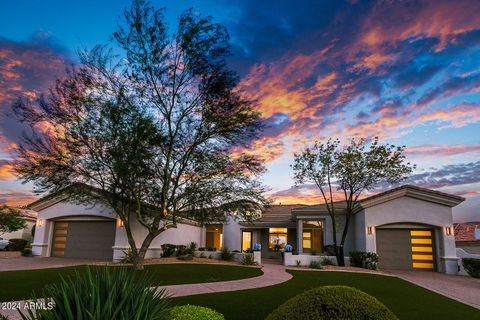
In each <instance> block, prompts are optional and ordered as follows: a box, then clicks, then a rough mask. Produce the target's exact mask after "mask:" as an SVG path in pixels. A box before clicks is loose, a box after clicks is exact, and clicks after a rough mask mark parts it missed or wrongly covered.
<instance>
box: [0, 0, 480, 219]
mask: <svg viewBox="0 0 480 320" xmlns="http://www.w3.org/2000/svg"><path fill="white" fill-rule="evenodd" d="M153 4H155V5H156V6H158V7H166V11H165V15H166V19H167V21H168V23H169V25H170V26H172V27H175V24H176V21H177V17H178V16H179V15H180V13H181V12H182V11H183V10H184V9H187V8H189V7H194V8H195V10H196V11H197V12H198V13H200V14H202V15H211V16H213V17H214V19H215V21H216V22H220V23H222V24H224V25H225V26H226V28H227V30H228V31H229V33H230V37H231V45H232V55H231V57H230V58H229V61H228V63H229V65H230V66H231V68H233V69H234V70H235V71H236V72H237V73H238V74H239V76H240V79H241V80H240V83H239V86H238V88H239V90H241V91H242V93H243V94H244V95H245V96H246V97H248V98H251V99H252V100H254V101H256V103H257V105H258V108H259V111H261V112H262V117H263V118H264V120H265V122H266V124H267V127H266V130H265V131H264V132H263V134H262V137H261V138H260V139H259V140H257V141H254V144H253V146H252V151H251V152H252V153H255V154H258V155H261V156H262V157H263V158H264V159H265V161H266V165H267V169H268V172H267V173H266V174H265V176H264V177H263V179H264V183H265V184H266V185H268V186H269V187H270V188H271V192H270V196H271V197H273V198H274V199H275V200H276V201H277V202H281V203H315V202H318V201H319V197H318V191H317V190H316V189H315V188H314V187H313V186H309V185H305V186H298V187H294V182H293V180H292V170H291V168H290V164H291V163H292V161H293V153H294V152H295V151H298V150H301V149H302V148H304V147H305V146H306V145H308V144H311V143H312V142H314V141H315V140H325V139H328V138H329V137H338V138H341V139H343V140H346V139H348V138H351V137H366V138H369V137H373V136H376V135H378V136H379V137H380V140H381V141H383V142H389V143H393V144H399V145H406V146H407V158H408V160H409V161H410V162H413V163H415V164H417V166H418V168H417V170H416V171H415V172H414V174H413V175H412V176H411V177H410V178H409V179H408V181H407V182H408V183H411V184H417V185H419V186H424V187H428V188H434V189H437V190H440V191H446V192H451V193H455V194H459V195H462V196H464V197H466V198H467V201H466V202H464V203H463V204H462V205H460V206H459V207H457V208H455V209H454V218H455V219H456V220H457V221H458V222H462V221H480V157H479V156H480V1H476V0H471V1H461V0H455V1H440V0H433V1H409V0H404V1H393V0H391V1H389V0H384V1H360V0H358V1H355V0H349V1H347V0H345V1H340V0H333V1H319V0H315V1H278V0H277V1H240V0H238V1H232V0H230V1H220V0H219V1H153ZM128 5H129V1H120V0H109V1H106V0H104V1H98V0H97V1H48V0H43V1H40V0H16V1H1V2H0V108H1V110H0V203H4V202H7V203H9V204H12V205H20V204H26V203H28V202H29V201H31V200H33V199H34V198H35V196H34V195H33V194H32V193H31V191H32V185H28V184H27V185H22V184H21V183H20V182H19V181H17V180H16V178H15V177H14V176H13V175H12V173H11V171H10V169H11V168H10V166H9V164H8V161H9V160H11V150H12V148H14V147H15V145H16V143H17V142H18V139H19V137H20V135H21V133H22V130H23V129H22V126H21V125H19V124H18V123H16V122H15V121H14V120H13V119H12V115H11V103H12V101H13V99H14V98H15V97H17V96H18V95H29V96H36V95H38V94H39V93H40V92H42V91H44V90H46V89H47V88H48V87H49V86H50V85H51V83H52V81H53V80H54V79H55V78H56V77H58V76H60V75H61V74H62V72H63V70H64V69H65V66H66V65H68V64H72V63H76V62H77V57H76V52H77V50H79V49H83V48H92V47H93V46H94V45H95V44H99V43H106V42H108V41H109V39H110V35H111V33H112V32H113V31H114V30H115V27H116V24H117V21H118V18H119V16H120V15H121V14H122V10H123V8H125V7H126V6H128Z"/></svg>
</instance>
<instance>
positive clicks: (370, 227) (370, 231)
mask: <svg viewBox="0 0 480 320" xmlns="http://www.w3.org/2000/svg"><path fill="white" fill-rule="evenodd" d="M367 234H373V227H372V226H368V227H367Z"/></svg>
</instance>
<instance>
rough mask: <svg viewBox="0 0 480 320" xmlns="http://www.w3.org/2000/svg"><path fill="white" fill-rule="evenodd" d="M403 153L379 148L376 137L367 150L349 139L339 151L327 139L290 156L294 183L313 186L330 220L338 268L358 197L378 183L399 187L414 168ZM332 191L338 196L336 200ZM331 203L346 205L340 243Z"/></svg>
mask: <svg viewBox="0 0 480 320" xmlns="http://www.w3.org/2000/svg"><path fill="white" fill-rule="evenodd" d="M404 150H405V146H398V147H397V146H395V145H390V144H379V141H378V137H375V138H374V139H373V141H371V142H370V145H369V146H368V144H367V142H366V140H365V139H359V140H355V139H352V140H351V141H350V144H349V145H347V146H345V147H343V148H342V147H341V146H340V141H339V140H338V139H337V140H332V139H330V140H328V141H327V142H326V143H321V142H316V143H315V144H314V145H313V146H312V147H309V148H306V149H305V150H304V151H303V152H301V153H298V154H295V155H294V164H293V166H292V167H293V171H294V179H295V182H296V183H297V184H302V183H314V184H315V185H316V186H317V187H318V189H319V190H320V193H321V195H322V198H323V201H324V203H325V206H326V208H327V211H328V214H329V215H330V217H331V219H332V231H333V247H334V250H335V256H336V257H337V263H338V265H340V266H344V265H345V261H344V252H343V251H344V250H343V247H344V244H345V239H346V237H347V234H348V226H349V224H350V219H351V218H352V215H353V213H354V210H355V207H356V205H357V204H358V200H359V197H360V196H361V195H362V194H363V193H364V192H365V191H367V190H373V189H374V188H375V187H377V186H378V185H379V184H380V183H382V182H383V183H385V182H386V183H389V184H396V183H399V182H400V181H402V180H404V179H405V178H406V177H407V176H408V175H409V174H410V173H411V172H412V170H413V169H414V168H415V166H412V165H411V164H410V163H408V162H407V163H405V156H404V155H403V152H404ZM335 191H337V192H338V194H337V197H336V198H335V195H336V193H335ZM334 198H335V199H334ZM335 200H343V201H345V204H346V208H345V210H344V211H343V213H344V214H345V221H344V227H343V231H342V236H341V238H340V241H338V239H337V223H338V221H339V216H340V215H341V213H340V210H338V208H336V206H337V205H338V203H337V202H336V201H335Z"/></svg>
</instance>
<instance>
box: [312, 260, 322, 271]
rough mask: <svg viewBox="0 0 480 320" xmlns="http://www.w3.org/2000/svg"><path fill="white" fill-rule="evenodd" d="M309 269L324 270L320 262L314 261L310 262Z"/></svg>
mask: <svg viewBox="0 0 480 320" xmlns="http://www.w3.org/2000/svg"><path fill="white" fill-rule="evenodd" d="M309 268H312V269H322V265H321V263H320V261H315V260H312V261H310V265H309Z"/></svg>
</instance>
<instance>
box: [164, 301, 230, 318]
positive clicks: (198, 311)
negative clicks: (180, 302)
mask: <svg viewBox="0 0 480 320" xmlns="http://www.w3.org/2000/svg"><path fill="white" fill-rule="evenodd" d="M169 319H170V320H224V319H225V318H224V317H223V315H222V314H221V313H218V312H217V311H215V310H212V309H210V308H206V307H200V306H191V305H188V304H187V305H184V306H176V307H173V308H172V309H170V318H169Z"/></svg>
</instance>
